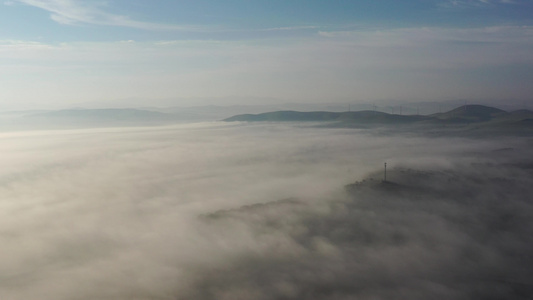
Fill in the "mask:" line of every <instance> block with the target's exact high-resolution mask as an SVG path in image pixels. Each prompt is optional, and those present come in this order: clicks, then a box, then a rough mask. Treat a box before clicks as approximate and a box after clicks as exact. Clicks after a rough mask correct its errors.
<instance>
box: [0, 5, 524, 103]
mask: <svg viewBox="0 0 533 300" xmlns="http://www.w3.org/2000/svg"><path fill="white" fill-rule="evenodd" d="M532 23H533V1H524V0H462V1H461V0H455V1H449V0H415V1H398V0H394V1H392V0H372V1H366V0H363V1H348V0H343V1H341V0H330V1H318V0H308V1H302V0H283V1H282V0H269V1H253V0H228V1H214V0H195V1H187V0H183V1H181V0H150V1H148V0H116V1H113V0H107V1H104V0H86V1H76V0H7V1H6V0H4V1H3V3H2V4H1V6H0V66H1V68H0V80H1V81H2V85H0V110H2V109H11V108H47V107H71V106H77V105H83V104H87V103H100V104H102V105H104V106H113V104H114V103H118V102H120V103H127V102H128V101H131V105H132V106H136V105H145V104H146V105H148V104H153V105H195V104H199V105H200V104H220V105H224V104H236V103H241V104H245V103H254V104H255V103H257V102H258V101H259V102H260V101H273V102H275V101H279V102H372V101H379V100H387V101H397V102H402V101H443V100H453V99H468V100H470V101H472V102H476V101H479V102H480V101H485V100H492V101H517V102H521V103H524V102H527V101H529V100H530V99H531V98H530V95H532V94H533V87H531V86H533V85H532V84H530V83H531V82H533V24H532ZM128 99H129V100H128ZM265 99H269V100H265ZM117 101H118V102H117Z"/></svg>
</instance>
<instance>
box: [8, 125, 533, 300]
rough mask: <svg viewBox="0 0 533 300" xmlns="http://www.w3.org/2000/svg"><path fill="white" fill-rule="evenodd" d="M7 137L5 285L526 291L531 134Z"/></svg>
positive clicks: (316, 293) (457, 293)
mask: <svg viewBox="0 0 533 300" xmlns="http://www.w3.org/2000/svg"><path fill="white" fill-rule="evenodd" d="M0 140H1V141H2V143H0V145H1V146H0V147H1V150H2V154H3V155H2V156H1V157H0V159H1V160H2V169H1V170H0V208H1V209H0V243H1V245H2V251H1V252H0V270H1V272H0V294H1V296H2V297H1V298H2V299H17V300H18V299H54V300H55V299H429V298H431V299H503V298H509V297H511V298H515V299H520V298H523V299H528V298H529V297H531V295H532V288H531V284H530V282H533V275H532V273H531V271H530V270H531V269H533V268H532V267H533V262H532V261H531V257H530V254H529V253H533V241H532V236H533V234H532V233H533V232H531V231H532V228H533V224H531V223H532V221H531V220H532V218H531V217H532V216H533V211H532V209H533V208H532V207H533V206H532V203H531V200H530V199H529V196H530V195H531V194H532V192H533V176H532V175H533V174H531V173H532V169H531V167H530V166H531V162H530V161H528V159H529V157H528V153H529V150H530V147H531V142H530V141H529V140H518V139H508V140H499V141H491V140H479V139H478V140H468V139H459V138H446V139H443V138H432V139H429V138H422V137H413V136H407V135H402V136H380V135H374V134H372V132H371V131H358V130H353V129H317V128H312V127H298V126H289V125H276V124H269V125H265V124H257V125H243V124H230V125H228V124H218V123H212V124H208V123H204V124H194V125H179V126H173V127H157V128H129V129H120V128H114V129H98V130H77V131H74V130H72V131H35V132H22V133H4V134H1V135H0ZM501 148H512V150H510V149H507V150H505V151H493V150H497V149H501ZM385 161H386V162H387V163H388V167H389V177H388V178H389V181H390V182H389V183H381V177H382V174H381V171H382V170H381V168H382V166H383V163H384V162H385ZM371 178H374V179H373V180H370V179H371ZM362 180H365V181H364V182H362ZM355 181H360V182H359V183H357V184H352V183H354V182H355Z"/></svg>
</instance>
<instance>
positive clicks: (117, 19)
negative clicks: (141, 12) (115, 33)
mask: <svg viewBox="0 0 533 300" xmlns="http://www.w3.org/2000/svg"><path fill="white" fill-rule="evenodd" d="M17 1H18V2H20V3H24V4H26V5H30V6H34V7H38V8H41V9H43V10H46V11H48V12H50V13H51V15H50V17H51V19H52V20H54V21H56V22H58V23H60V24H65V25H74V24H94V25H107V26H121V27H131V28H138V29H145V30H187V31H192V30H200V28H198V27H193V26H177V25H166V24H158V23H150V22H141V21H136V20H133V19H131V18H129V17H128V16H123V15H117V14H112V13H109V12H106V11H105V6H104V5H102V3H101V2H97V3H95V2H93V1H91V2H89V1H78V0H17Z"/></svg>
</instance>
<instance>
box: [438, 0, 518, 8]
mask: <svg viewBox="0 0 533 300" xmlns="http://www.w3.org/2000/svg"><path fill="white" fill-rule="evenodd" d="M516 3H517V1H516V0H447V1H444V2H442V3H440V4H439V6H441V7H445V8H466V7H487V6H492V5H497V4H516Z"/></svg>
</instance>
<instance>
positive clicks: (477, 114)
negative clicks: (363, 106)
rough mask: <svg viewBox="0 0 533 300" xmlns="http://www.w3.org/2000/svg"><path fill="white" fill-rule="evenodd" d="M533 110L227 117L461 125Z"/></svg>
mask: <svg viewBox="0 0 533 300" xmlns="http://www.w3.org/2000/svg"><path fill="white" fill-rule="evenodd" d="M528 120H533V112H532V111H529V110H519V111H513V112H506V111H504V110H501V109H498V108H494V107H489V106H484V105H464V106H461V107H458V108H456V109H453V110H450V111H448V112H444V113H437V114H432V115H400V114H389V113H385V112H379V111H369V110H363V111H353V112H327V111H315V112H298V111H275V112H268V113H261V114H242V115H236V116H233V117H230V118H227V119H224V120H223V121H226V122H233V121H241V122H265V121H266V122H302V121H313V122H324V121H326V122H336V123H340V124H342V125H396V124H424V125H431V124H434V125H447V124H449V125H457V124H474V123H476V124H482V123H487V124H488V123H492V124H498V125H502V124H504V123H505V124H507V125H511V124H515V125H516V124H517V125H526V124H530V123H531V122H529V121H528Z"/></svg>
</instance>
